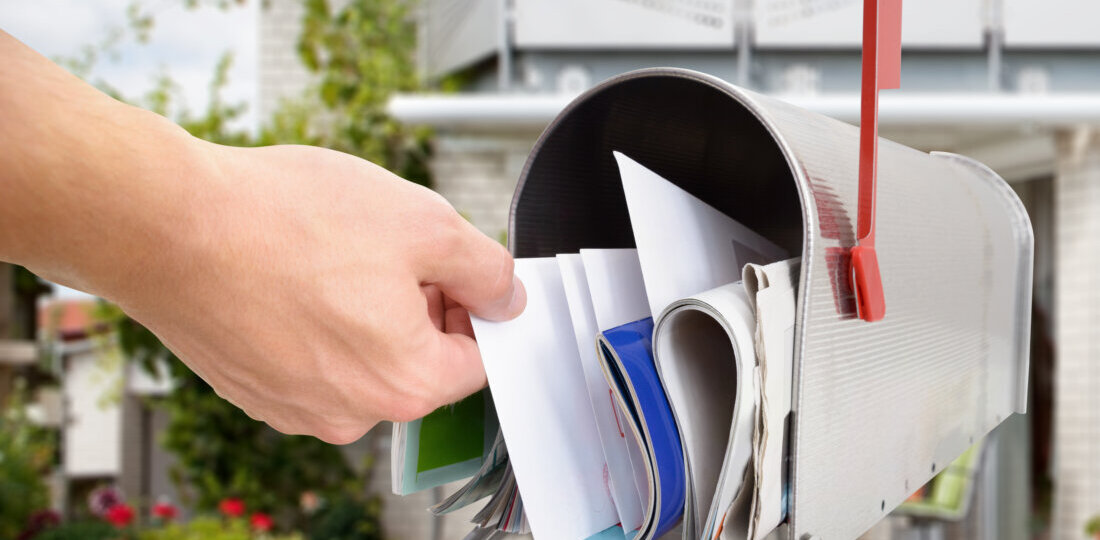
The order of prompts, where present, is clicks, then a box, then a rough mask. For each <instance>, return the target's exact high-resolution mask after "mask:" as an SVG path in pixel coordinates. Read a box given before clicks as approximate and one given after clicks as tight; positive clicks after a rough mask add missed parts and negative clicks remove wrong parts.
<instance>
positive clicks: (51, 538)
mask: <svg viewBox="0 0 1100 540" xmlns="http://www.w3.org/2000/svg"><path fill="white" fill-rule="evenodd" d="M5 538H7V537H5ZM131 538H133V535H132V534H130V533H128V532H126V531H120V530H118V529H116V528H114V527H113V526H112V525H110V524H109V523H104V522H102V521H74V522H71V523H65V524H63V525H58V526H57V527H53V528H50V529H46V530H45V531H43V532H41V533H38V534H37V535H35V536H34V540H123V539H127V540H128V539H131Z"/></svg>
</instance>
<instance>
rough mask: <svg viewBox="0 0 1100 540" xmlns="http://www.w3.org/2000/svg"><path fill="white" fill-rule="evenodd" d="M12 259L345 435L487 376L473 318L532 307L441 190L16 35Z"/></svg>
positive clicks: (3, 231)
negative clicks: (104, 87)
mask: <svg viewBox="0 0 1100 540" xmlns="http://www.w3.org/2000/svg"><path fill="white" fill-rule="evenodd" d="M0 65H3V68H2V69H0V260H2V261H6V262H11V263H15V264H20V265H23V266H26V267H27V268H29V269H30V270H31V271H33V272H35V273H37V274H38V275H40V276H42V277H44V278H46V279H49V280H51V281H54V282H57V283H61V284H64V285H67V286H70V287H74V288H77V289H80V290H84V291H88V292H90V293H93V294H96V295H98V296H100V297H103V298H105V299H107V300H110V301H112V302H115V303H117V304H118V305H119V306H120V307H121V308H122V309H123V310H124V311H125V312H126V313H127V314H129V315H130V316H131V317H133V318H134V319H136V320H137V321H139V322H141V323H142V324H144V325H145V326H146V327H148V328H149V329H150V330H151V331H153V332H154V333H155V334H156V335H157V337H159V338H160V339H161V340H162V341H163V342H164V344H165V345H167V346H168V348H169V349H171V350H172V351H173V352H174V353H175V354H176V355H177V356H179V357H180V358H181V359H182V360H183V361H184V362H185V363H186V364H187V365H188V366H189V367H190V368H191V369H192V370H194V371H195V373H197V374H198V375H199V376H200V377H202V378H203V379H204V380H206V381H207V382H208V383H209V384H210V385H211V386H212V387H213V388H214V390H215V391H217V392H218V395H220V396H222V397H223V398H225V399H227V400H229V401H230V402H232V403H233V404H235V405H237V406H238V407H240V408H241V409H243V410H244V411H245V412H247V413H248V414H249V415H250V416H252V417H253V418H255V419H257V420H262V421H264V422H267V423H268V424H269V425H271V426H272V427H274V428H275V429H277V430H279V431H282V432H284V433H292V434H308V435H313V436H316V437H318V438H321V439H323V440H325V441H328V442H332V443H348V442H351V441H354V440H356V439H358V438H359V437H360V436H362V435H363V434H364V433H365V432H366V431H367V430H368V429H370V428H371V427H372V426H374V425H375V424H376V423H377V422H379V421H381V420H394V421H408V420H413V419H415V418H419V417H421V416H423V415H425V414H427V413H428V412H431V411H432V410H433V409H435V408H436V407H439V406H441V405H444V404H446V403H451V402H454V401H457V400H459V399H461V398H462V397H464V396H466V395H468V394H470V393H472V392H474V391H477V390H478V389H480V388H483V387H484V386H485V382H486V381H485V372H484V370H483V368H482V365H481V357H480V355H479V353H478V349H477V345H476V343H475V342H474V340H473V338H472V332H471V329H470V321H469V315H468V312H467V310H469V312H472V313H475V314H477V315H479V316H482V317H485V318H489V319H495V320H504V319H509V318H512V317H515V316H516V315H518V314H519V313H520V312H521V311H522V310H523V307H524V305H525V303H526V295H525V293H524V290H523V286H522V284H521V283H519V281H518V280H516V278H515V277H514V275H513V261H512V258H511V256H510V255H509V254H508V252H507V250H506V249H505V248H504V247H503V246H501V245H500V244H498V243H496V242H495V241H493V240H491V239H490V238H488V237H486V236H485V235H483V234H481V233H479V232H478V231H477V230H476V229H475V228H474V227H473V226H472V225H470V224H469V223H468V222H466V221H465V220H464V219H462V218H461V217H460V216H459V215H458V213H457V212H455V210H454V209H453V208H452V207H451V206H450V205H449V204H448V203H447V202H446V201H445V200H444V199H443V198H442V197H441V196H439V195H438V194H436V193H434V192H432V191H431V190H429V189H426V188H423V187H421V186H418V185H416V184H413V183H411V182H407V181H404V180H402V179H400V178H398V177H397V176H395V175H393V174H391V173H390V172H388V171H386V170H385V169H383V168H381V167H378V166H376V165H374V164H371V163H369V162H367V161H364V160H362V159H359V158H356V157H353V156H350V155H347V154H342V153H339V152H335V151H331V150H326V149H321V148H313V147H305V146H272V147H265V148H232V147H225V146H219V145H215V144H212V143H208V142H205V141H202V140H199V139H196V138H194V137H191V136H190V135H188V134H187V133H186V132H185V131H183V130H182V129H181V128H180V127H178V126H176V125H175V124H173V123H172V122H170V121H168V120H167V119H165V118H163V117H161V116H158V115H156V114H153V113H150V112H148V111H144V110H141V109H137V108H135V107H131V106H129V105H125V104H123V103H120V102H118V101H115V100H113V99H111V98H110V97H108V96H107V95H105V94H103V93H101V92H99V91H98V90H96V89H95V88H93V87H91V86H89V85H87V84H85V83H84V82H83V81H81V80H80V79H78V78H77V77H75V76H73V75H71V74H69V73H68V72H66V71H65V70H63V69H61V68H60V67H58V66H56V65H54V64H53V63H51V62H50V61H49V60H47V59H45V58H44V57H42V56H40V55H39V54H37V53H35V52H34V51H32V50H31V49H29V48H28V47H26V46H25V45H23V44H22V43H20V42H19V41H17V40H16V39H14V38H12V37H11V36H9V35H8V34H6V33H4V32H3V31H0Z"/></svg>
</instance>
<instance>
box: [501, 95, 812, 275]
mask: <svg viewBox="0 0 1100 540" xmlns="http://www.w3.org/2000/svg"><path fill="white" fill-rule="evenodd" d="M613 150H617V151H620V152H623V153H624V154H626V155H627V156H630V157H631V158H633V159H634V160H636V161H638V162H639V163H641V164H642V165H644V166H646V167H648V168H650V169H652V170H653V171H654V172H656V173H658V174H660V175H661V176H663V177H664V178H666V179H668V180H670V181H672V182H674V183H676V184H677V185H679V186H680V187H682V188H683V189H685V190H687V191H688V192H689V193H691V194H692V195H695V196H696V197H699V198H700V199H702V200H703V201H706V202H707V203H708V204H710V205H711V206H714V207H715V208H717V209H719V210H721V211H722V212H725V213H726V214H727V215H729V216H731V217H733V218H734V219H736V220H738V221H740V222H741V223H742V224H744V225H745V226H747V227H749V228H752V229H753V230H755V231H757V232H758V233H760V234H762V235H764V236H765V237H767V238H769V239H771V240H772V241H774V242H776V243H777V244H779V245H780V246H783V247H784V248H786V249H787V250H788V252H789V253H791V254H801V253H802V230H803V228H802V208H801V203H800V201H799V197H798V191H797V187H796V186H795V182H794V179H793V177H792V174H791V169H790V165H789V164H788V162H787V160H786V158H785V157H784V155H783V153H782V151H781V150H780V147H779V145H778V144H777V143H776V141H775V139H774V138H773V136H772V135H771V133H769V131H768V129H767V128H766V127H765V126H764V125H763V124H762V123H761V121H760V120H759V119H758V118H757V117H756V116H755V115H754V114H753V112H752V111H750V110H749V109H748V108H746V107H745V106H744V105H743V104H742V103H741V102H740V101H738V99H737V98H736V97H734V96H732V95H731V94H730V93H728V92H727V91H725V90H723V89H722V88H719V87H717V86H714V85H713V84H711V83H709V82H707V81H704V80H699V79H695V78H689V77H685V76H683V75H675V74H668V75H664V74H647V75H645V76H640V77H634V78H629V79H625V80H620V81H618V82H616V83H614V84H610V85H605V86H603V87H602V88H598V89H596V90H595V91H593V92H592V93H590V94H588V95H586V96H584V97H583V98H582V100H581V101H579V102H577V103H575V104H574V105H573V106H572V108H571V109H569V110H568V112H567V113H566V114H564V115H563V116H561V117H559V119H558V120H557V121H556V122H555V124H553V125H551V127H550V128H548V129H547V131H546V133H544V134H543V136H542V138H541V139H540V141H539V144H538V146H536V148H535V150H534V151H533V152H532V155H531V157H530V158H529V159H528V162H527V165H526V167H525V168H524V174H523V177H522V178H521V179H520V182H521V183H520V188H519V191H518V193H517V194H516V199H515V201H514V203H513V204H514V208H513V217H512V219H513V228H512V234H513V238H512V247H513V250H514V253H515V255H516V256H517V257H546V256H553V255H554V254H557V253H575V252H576V251H577V250H578V249H581V248H624V247H634V238H633V234H632V233H631V228H630V218H629V215H628V214H627V208H626V200H625V199H624V197H623V193H622V184H621V182H620V180H619V171H618V167H617V166H616V164H615V160H614V158H613V157H612V154H611V152H612V151H613Z"/></svg>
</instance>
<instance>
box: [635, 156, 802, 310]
mask: <svg viewBox="0 0 1100 540" xmlns="http://www.w3.org/2000/svg"><path fill="white" fill-rule="evenodd" d="M614 154H615V160H616V161H617V162H618V164H619V176H620V177H621V178H622V182H623V194H624V195H625V196H626V206H627V210H628V211H629V212H630V226H631V228H632V229H633V230H634V243H635V245H636V246H637V247H638V259H639V262H640V264H641V267H642V275H643V276H644V278H645V291H646V296H647V298H648V300H649V306H650V309H649V311H650V313H652V314H653V316H654V317H656V316H657V315H659V314H660V313H661V312H662V311H664V310H665V308H666V307H668V305H669V304H671V303H672V302H674V301H676V300H679V299H681V298H687V297H689V296H691V295H693V294H698V293H701V292H703V291H706V290H710V289H713V288H715V287H718V286H719V285H725V284H727V283H733V282H735V281H740V280H741V268H742V267H744V266H745V265H746V264H749V263H757V264H767V263H770V262H775V261H778V260H781V259H784V258H786V257H787V255H786V253H785V252H784V250H783V249H782V248H780V247H779V246H777V245H775V244H774V243H772V242H770V241H769V240H768V239H766V238H764V237H763V236H761V235H759V234H757V233H756V232H754V231H752V230H751V229H749V228H748V227H745V226H744V225H742V224H740V223H738V222H737V221H736V220H734V219H733V218H730V217H729V216H727V215H725V214H723V213H722V212H720V211H718V210H717V209H715V208H714V207H712V206H710V205H708V204H707V203H705V202H703V201H702V200H700V199H699V198H697V197H695V196H693V195H691V194H690V193H688V192H686V191H684V190H683V189H681V188H680V187H679V186H677V185H675V184H673V183H672V182H669V181H668V180H665V179H664V178H661V177H660V176H659V175H658V174H657V173H654V172H653V171H651V170H649V169H647V168H645V167H643V166H642V165H640V164H638V163H637V162H636V161H634V160H632V159H630V158H629V157H627V156H625V155H623V154H621V153H619V152H615V153H614Z"/></svg>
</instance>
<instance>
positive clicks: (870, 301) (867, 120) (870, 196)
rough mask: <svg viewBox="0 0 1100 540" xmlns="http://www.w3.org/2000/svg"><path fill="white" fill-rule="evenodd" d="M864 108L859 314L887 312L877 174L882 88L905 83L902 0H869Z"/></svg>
mask: <svg viewBox="0 0 1100 540" xmlns="http://www.w3.org/2000/svg"><path fill="white" fill-rule="evenodd" d="M861 73H862V75H861V78H862V80H861V81H860V86H861V89H860V113H859V215H858V219H857V227H856V238H858V242H859V245H857V246H856V247H853V248H852V290H854V291H855V293H856V308H857V310H858V313H859V317H860V318H861V319H863V320H865V321H867V322H874V321H878V320H881V319H882V318H883V317H884V316H885V315H886V297H885V296H884V294H883V291H882V276H881V274H880V273H879V268H878V256H877V255H876V254H875V176H876V174H877V169H878V91H879V90H880V89H890V88H898V87H900V86H901V0H863V66H862V71H861Z"/></svg>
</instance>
